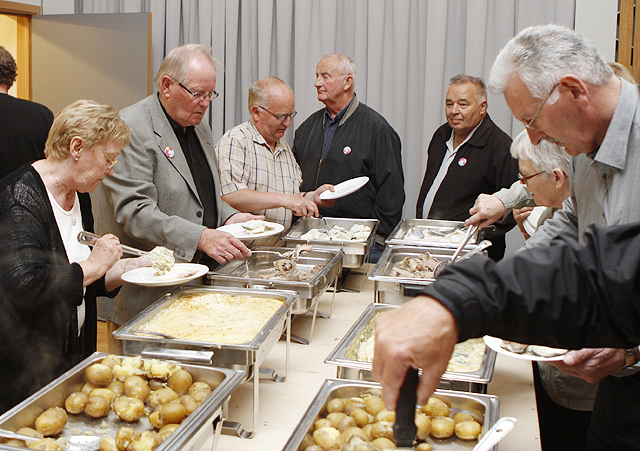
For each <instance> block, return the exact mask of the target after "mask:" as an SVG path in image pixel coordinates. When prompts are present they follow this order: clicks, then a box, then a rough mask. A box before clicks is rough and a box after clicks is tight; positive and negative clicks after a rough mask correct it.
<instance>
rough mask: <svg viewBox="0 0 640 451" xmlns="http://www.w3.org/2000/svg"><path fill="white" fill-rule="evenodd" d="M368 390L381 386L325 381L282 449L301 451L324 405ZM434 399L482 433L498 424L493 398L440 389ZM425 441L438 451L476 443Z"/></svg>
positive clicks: (469, 446) (450, 440)
mask: <svg viewBox="0 0 640 451" xmlns="http://www.w3.org/2000/svg"><path fill="white" fill-rule="evenodd" d="M372 388H382V387H381V385H380V384H377V383H374V382H364V381H352V380H342V379H327V380H325V382H324V384H323V385H322V387H320V390H319V391H318V394H317V395H316V397H315V398H314V399H313V401H312V402H311V405H310V406H309V408H308V409H307V411H306V412H305V414H304V416H303V417H302V419H301V420H300V422H299V423H298V425H297V426H296V428H295V429H294V431H293V434H291V437H289V440H288V441H287V443H286V444H285V445H284V448H283V449H282V450H283V451H303V450H302V449H301V448H300V446H301V444H302V441H303V440H304V439H305V435H306V434H307V433H308V431H309V430H310V429H311V427H312V426H313V424H314V422H315V421H316V420H317V419H318V418H319V417H320V415H322V414H324V413H325V412H326V410H325V409H326V405H327V402H329V401H330V400H331V399H333V398H351V397H358V396H361V395H362V394H363V393H364V392H365V391H366V390H369V389H372ZM434 396H436V397H438V398H440V399H442V400H443V401H444V402H446V403H447V404H448V405H449V407H450V409H451V412H452V414H453V413H458V412H466V413H470V414H471V415H473V416H474V417H475V418H477V419H478V420H480V422H481V423H482V433H486V432H487V431H488V430H489V428H491V426H493V424H494V423H495V422H496V421H498V418H499V415H500V402H499V400H498V397H497V396H492V395H482V394H477V393H461V392H455V391H441V390H436V392H435V393H434ZM427 441H428V442H429V443H431V444H432V445H433V447H434V449H436V450H438V451H459V450H460V451H461V450H466V451H470V450H471V449H472V448H473V446H474V445H475V444H476V443H477V442H476V441H475V440H474V441H472V442H471V443H468V442H464V441H462V440H457V439H455V438H453V439H451V438H450V439H442V440H438V439H432V438H428V439H427ZM492 450H493V451H496V450H497V447H493V448H492Z"/></svg>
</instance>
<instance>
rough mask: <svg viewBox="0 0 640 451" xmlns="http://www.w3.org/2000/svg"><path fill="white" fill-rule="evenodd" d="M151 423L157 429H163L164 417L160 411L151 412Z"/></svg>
mask: <svg viewBox="0 0 640 451" xmlns="http://www.w3.org/2000/svg"><path fill="white" fill-rule="evenodd" d="M149 423H151V426H153V427H154V428H156V429H161V428H162V426H164V423H163V422H162V416H161V415H160V411H159V410H156V411H155V412H151V413H150V414H149Z"/></svg>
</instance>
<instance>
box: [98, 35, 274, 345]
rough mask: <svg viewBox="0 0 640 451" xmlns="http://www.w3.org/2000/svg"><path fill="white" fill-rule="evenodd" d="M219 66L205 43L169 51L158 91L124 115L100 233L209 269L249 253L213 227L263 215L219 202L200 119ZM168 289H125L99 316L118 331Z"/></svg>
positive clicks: (103, 195) (101, 197)
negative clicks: (124, 142) (122, 141)
mask: <svg viewBox="0 0 640 451" xmlns="http://www.w3.org/2000/svg"><path fill="white" fill-rule="evenodd" d="M216 63H217V62H216V61H215V60H214V59H213V57H212V50H211V47H208V46H204V45H199V44H186V45H183V46H181V47H177V48H175V49H173V50H171V51H170V52H169V53H168V54H167V56H166V57H165V59H164V61H163V62H162V65H161V66H160V69H159V70H158V73H157V74H156V77H155V83H156V87H157V89H158V93H157V94H152V95H150V96H149V97H147V98H145V99H143V100H141V101H139V102H138V103H136V104H134V105H132V106H129V107H127V108H125V109H123V110H122V111H121V112H120V115H121V117H122V119H124V121H125V122H126V123H127V124H129V126H130V127H131V135H132V138H131V144H130V145H129V146H127V147H125V148H124V149H122V153H121V154H120V156H119V163H118V164H117V165H116V166H114V168H113V170H114V173H113V175H112V176H109V177H107V178H106V179H105V180H104V181H103V184H101V185H102V186H101V189H100V190H99V191H97V192H96V194H97V195H96V200H97V201H98V206H97V207H98V208H97V209H96V210H97V217H98V221H97V223H98V224H99V228H98V232H99V233H101V234H102V233H107V232H110V233H114V234H116V235H117V236H118V237H119V238H120V240H121V242H122V243H123V244H127V245H130V246H133V247H136V248H140V249H146V250H151V249H152V248H153V247H155V246H164V247H167V248H169V249H171V250H173V251H174V254H175V257H176V260H179V261H191V262H200V263H204V264H207V265H209V266H215V265H217V264H218V263H224V262H226V261H230V260H233V259H242V258H243V257H244V256H247V255H250V251H249V249H248V248H247V247H246V246H245V245H244V244H243V243H242V242H241V241H240V240H239V239H237V238H235V237H234V236H232V235H230V234H229V233H226V232H223V231H219V230H216V228H217V227H219V226H221V225H223V224H230V223H235V222H243V221H246V220H249V219H258V218H262V217H258V216H254V215H251V214H248V213H239V212H238V211H237V210H235V209H234V208H232V207H231V206H229V205H227V204H226V203H225V202H223V201H222V200H221V199H220V195H221V190H220V180H219V175H218V166H217V163H216V157H215V152H214V150H213V138H212V136H211V129H210V128H209V125H208V124H207V123H206V121H203V118H204V116H205V113H206V111H207V109H208V108H209V103H210V102H211V101H212V100H213V99H215V98H216V97H218V93H217V92H216V90H215V89H216V70H215V64H216ZM169 290H170V288H169V289H167V288H166V287H164V288H148V287H145V288H142V287H139V286H136V285H131V286H127V287H124V288H123V289H122V290H121V291H120V293H119V294H118V296H117V297H116V298H114V300H113V303H111V302H110V300H108V301H105V302H101V303H100V315H101V316H103V317H104V318H106V319H107V320H109V328H115V327H117V325H122V324H124V323H125V322H126V321H128V320H129V319H131V318H132V317H133V316H135V315H136V314H137V313H139V312H140V311H142V310H143V309H144V308H146V307H147V306H148V305H149V304H151V303H152V302H154V301H156V300H157V299H159V298H160V297H161V296H162V295H163V294H164V293H166V292H167V291H169ZM110 345H111V346H110V348H113V349H111V351H117V350H118V349H117V346H116V345H115V343H110Z"/></svg>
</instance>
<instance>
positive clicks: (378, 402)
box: [364, 396, 385, 416]
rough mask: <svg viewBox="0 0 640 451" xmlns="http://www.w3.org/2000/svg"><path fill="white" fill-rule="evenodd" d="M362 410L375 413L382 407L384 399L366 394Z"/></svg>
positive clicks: (371, 413) (382, 408)
mask: <svg viewBox="0 0 640 451" xmlns="http://www.w3.org/2000/svg"><path fill="white" fill-rule="evenodd" d="M364 410H365V411H366V412H367V413H368V414H370V415H374V416H375V415H376V414H377V413H378V412H380V411H381V410H385V409H384V401H383V400H382V398H380V397H378V396H368V397H366V398H364Z"/></svg>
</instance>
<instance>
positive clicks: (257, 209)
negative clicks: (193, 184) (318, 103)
mask: <svg viewBox="0 0 640 451" xmlns="http://www.w3.org/2000/svg"><path fill="white" fill-rule="evenodd" d="M248 103H249V113H250V117H251V119H250V120H249V121H247V122H243V123H242V124H239V125H236V126H235V127H233V128H232V129H230V130H228V131H227V132H226V133H225V134H224V135H223V136H222V138H220V140H219V141H218V143H217V144H216V146H215V151H216V156H217V157H218V166H219V168H220V183H221V186H222V200H224V201H225V202H226V203H228V204H229V205H231V206H232V207H233V208H235V209H237V210H239V211H242V212H252V213H254V214H260V215H265V218H266V220H267V221H272V222H278V223H280V224H284V226H285V227H288V226H289V225H291V222H292V218H293V216H294V215H295V216H304V217H309V216H318V205H321V206H327V207H328V206H331V205H333V202H334V201H332V200H321V199H320V198H319V195H320V193H322V192H323V191H325V190H327V189H331V190H333V189H332V185H322V186H321V187H319V188H318V189H316V190H315V191H309V192H306V193H304V192H300V185H301V183H302V171H301V170H300V166H298V163H297V162H296V159H295V156H294V155H293V152H292V151H291V147H290V146H289V144H288V143H287V142H286V141H285V140H284V139H283V136H284V133H285V131H286V130H287V128H289V127H290V126H291V120H292V119H293V117H294V116H295V115H296V111H295V99H294V97H293V92H292V91H291V88H289V86H288V85H287V84H286V83H285V82H284V81H282V80H280V79H279V78H277V77H267V78H263V79H262V80H258V81H257V82H255V83H254V84H253V85H251V87H250V88H249V102H248Z"/></svg>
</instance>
